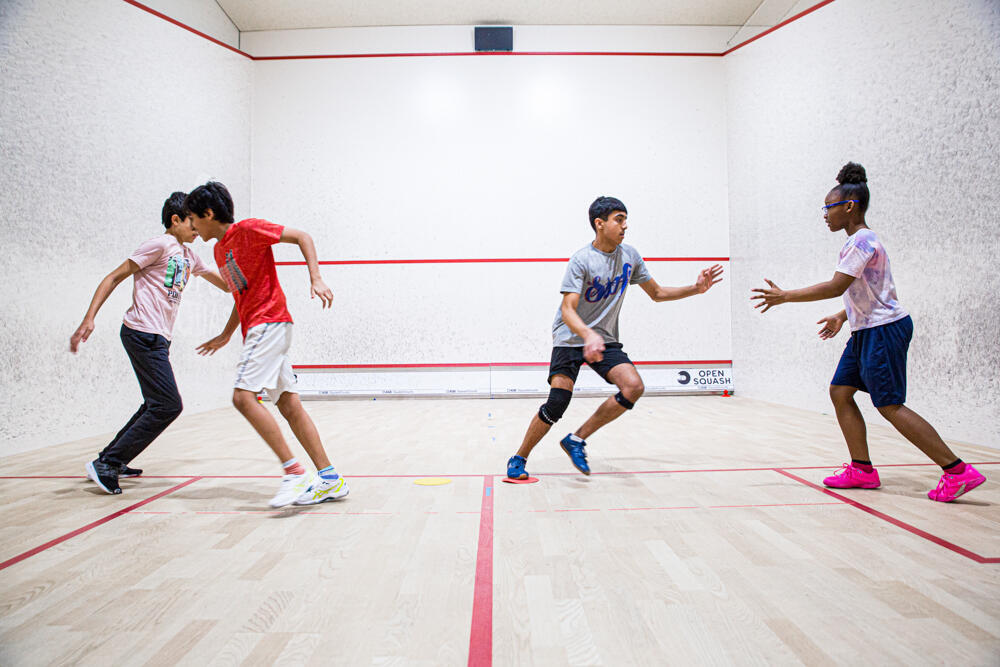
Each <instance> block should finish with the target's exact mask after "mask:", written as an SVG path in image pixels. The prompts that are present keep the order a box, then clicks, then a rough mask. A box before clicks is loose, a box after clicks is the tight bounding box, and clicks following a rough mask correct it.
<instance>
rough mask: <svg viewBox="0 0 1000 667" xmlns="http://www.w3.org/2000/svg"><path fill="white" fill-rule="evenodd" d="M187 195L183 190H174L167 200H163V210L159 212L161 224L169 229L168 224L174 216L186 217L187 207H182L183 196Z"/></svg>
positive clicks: (171, 222)
mask: <svg viewBox="0 0 1000 667" xmlns="http://www.w3.org/2000/svg"><path fill="white" fill-rule="evenodd" d="M185 197H187V195H186V194H185V193H183V192H174V193H172V194H171V195H170V196H169V197H167V200H166V201H165V202H163V211H162V212H161V213H160V219H161V220H162V221H163V226H164V227H166V228H167V229H170V225H172V224H173V222H174V216H175V215H176V216H177V217H179V218H181V219H184V218H185V217H187V209H185V208H184V198H185Z"/></svg>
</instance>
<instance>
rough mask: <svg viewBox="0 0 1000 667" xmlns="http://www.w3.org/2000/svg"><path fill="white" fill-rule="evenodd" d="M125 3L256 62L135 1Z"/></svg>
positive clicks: (242, 52) (250, 57) (238, 51)
mask: <svg viewBox="0 0 1000 667" xmlns="http://www.w3.org/2000/svg"><path fill="white" fill-rule="evenodd" d="M125 2H127V3H128V4H130V5H132V6H133V7H138V8H139V9H141V10H142V11H144V12H149V13H150V14H152V15H153V16H155V17H156V18H160V19H163V20H164V21H166V22H167V23H173V24H174V25H175V26H177V27H178V28H183V29H184V30H187V31H188V32H192V33H194V34H196V35H198V36H199V37H203V38H205V39H207V40H208V41H210V42H212V43H213V44H218V45H219V46H221V47H223V48H226V49H229V50H230V51H232V52H233V53H238V54H240V55H241V56H243V57H244V58H249V59H250V60H256V58H254V57H253V56H252V55H250V54H249V53H245V52H244V51H240V50H239V49H237V48H235V47H232V46H230V45H229V44H226V43H225V42H223V41H220V40H218V39H216V38H215V37H212V36H211V35H206V34H205V33H203V32H202V31H200V30H195V29H194V28H192V27H191V26H189V25H186V24H184V23H181V22H180V21H177V20H176V19H172V18H170V17H169V16H167V15H166V14H161V13H160V12H158V11H156V10H155V9H153V8H151V7H147V6H146V5H144V4H142V3H141V2H136V1H135V0H125Z"/></svg>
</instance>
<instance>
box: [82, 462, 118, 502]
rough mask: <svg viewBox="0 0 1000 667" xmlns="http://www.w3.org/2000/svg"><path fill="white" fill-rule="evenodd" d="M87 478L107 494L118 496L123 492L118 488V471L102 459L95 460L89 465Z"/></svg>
mask: <svg viewBox="0 0 1000 667" xmlns="http://www.w3.org/2000/svg"><path fill="white" fill-rule="evenodd" d="M87 477H89V478H90V479H91V480H93V481H94V482H95V483H96V484H97V486H99V487H101V490H102V491H104V492H105V493H110V494H113V495H117V494H119V493H121V492H122V489H121V487H120V486H118V470H116V469H115V468H112V467H111V466H109V465H108V464H107V463H104V462H103V461H101V459H94V460H93V461H91V462H90V463H88V464H87Z"/></svg>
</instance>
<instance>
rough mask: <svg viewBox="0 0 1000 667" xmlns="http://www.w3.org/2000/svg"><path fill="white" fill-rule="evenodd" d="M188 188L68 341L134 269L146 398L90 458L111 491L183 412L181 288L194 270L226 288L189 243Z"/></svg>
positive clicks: (135, 335) (108, 279) (136, 343)
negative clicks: (175, 346) (177, 328)
mask: <svg viewBox="0 0 1000 667" xmlns="http://www.w3.org/2000/svg"><path fill="white" fill-rule="evenodd" d="M185 196H186V195H185V193H183V192H175V193H173V194H172V195H170V197H169V198H168V199H167V200H166V201H165V202H164V203H163V211H162V214H161V215H162V221H163V226H164V227H165V228H166V233H165V234H162V235H160V236H157V237H155V238H152V239H149V240H148V241H146V242H144V243H143V244H142V245H140V246H139V247H138V248H137V249H136V250H135V252H133V253H132V254H131V255H129V258H128V259H126V260H125V261H124V262H122V264H121V266H119V267H118V268H117V269H115V270H114V271H112V272H111V273H109V274H108V275H107V276H105V278H104V280H102V281H101V284H100V285H98V286H97V291H96V292H95V293H94V298H93V299H92V300H91V302H90V308H88V309H87V314H86V315H85V316H84V318H83V322H82V323H81V324H80V326H79V327H78V328H77V330H76V331H75V332H74V333H73V336H72V337H71V338H70V341H69V349H70V352H73V353H74V354H76V352H77V350H78V349H79V347H80V343H81V342H83V341H86V340H87V339H88V338H89V337H90V334H91V333H92V332H93V331H94V318H95V317H97V311H98V310H100V308H101V306H102V305H104V302H105V301H106V300H107V298H108V297H109V296H110V295H111V292H113V291H114V289H115V288H116V287H118V285H119V283H121V282H122V281H123V280H125V279H126V278H128V277H129V276H132V278H133V287H132V306H131V307H130V308H129V309H128V311H127V312H126V313H125V317H124V318H123V324H122V328H121V339H122V345H123V346H124V347H125V352H126V353H127V354H128V357H129V361H131V362H132V369H133V370H134V371H135V376H136V378H137V379H138V380H139V388H140V389H141V391H142V397H143V404H142V405H141V406H139V410H138V411H136V413H135V414H134V415H132V418H131V419H130V420H129V421H128V423H127V424H125V426H124V428H122V430H121V431H119V432H118V435H116V436H115V437H114V439H113V440H112V441H111V442H110V443H109V444H108V446H107V447H105V448H104V450H103V451H102V452H101V453H100V454H99V455H98V457H97V458H96V459H95V460H93V461H91V462H90V463H88V464H87V466H86V468H87V476H88V477H89V478H90V479H92V480H93V481H94V482H96V483H97V485H98V486H99V487H101V489H102V490H103V491H105V492H106V493H111V494H119V493H121V492H122V490H121V487H120V486H119V485H118V478H119V477H137V476H139V475H140V474H142V471H141V470H137V469H135V468H129V467H128V463H130V462H131V461H132V460H133V459H134V458H135V457H136V456H138V455H139V454H140V453H141V452H142V451H143V450H144V449H146V447H148V446H149V444H150V443H151V442H153V440H155V439H156V437H157V436H158V435H160V433H162V432H163V430H164V429H165V428H167V426H168V425H169V424H170V422H172V421H173V420H174V419H176V418H177V416H178V415H179V414H180V413H181V409H182V405H181V397H180V394H179V393H178V391H177V383H176V381H175V380H174V372H173V369H172V368H171V367H170V358H169V353H170V338H171V335H172V333H173V329H174V320H175V319H176V317H177V309H178V308H179V307H180V305H181V294H182V293H183V292H184V288H185V286H186V285H187V283H188V281H189V280H190V279H191V277H192V276H202V277H204V278H205V279H206V280H208V281H209V282H210V283H212V284H213V285H215V286H216V287H218V288H219V289H221V290H223V291H229V288H228V287H227V286H226V283H225V281H224V280H222V277H221V276H220V275H219V274H218V273H216V272H215V271H211V270H210V269H209V268H208V267H206V266H205V264H204V263H203V262H202V261H201V259H200V258H199V257H198V255H196V254H195V253H194V252H193V251H192V250H191V249H190V248H188V247H187V246H185V245H184V244H185V243H191V242H192V241H194V240H195V238H196V237H197V235H198V234H197V232H196V231H195V230H194V226H193V225H192V224H191V219H190V217H189V216H188V215H187V214H186V213H185V211H184V198H185Z"/></svg>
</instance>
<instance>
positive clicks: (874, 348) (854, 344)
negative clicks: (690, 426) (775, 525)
mask: <svg viewBox="0 0 1000 667" xmlns="http://www.w3.org/2000/svg"><path fill="white" fill-rule="evenodd" d="M837 183H838V185H836V186H835V187H834V188H833V189H832V190H830V192H829V194H827V195H826V203H825V204H824V206H823V218H824V219H825V220H826V225H827V227H829V229H830V231H831V232H839V231H841V230H843V231H845V232H846V233H847V242H846V243H845V244H844V247H843V248H842V249H841V251H840V257H839V258H838V262H837V269H836V272H835V273H834V274H833V278H832V279H830V280H829V281H827V282H825V283H819V284H817V285H812V286H811V287H803V288H802V289H796V290H783V289H780V288H779V287H778V286H777V285H775V284H774V283H773V282H771V281H770V280H767V279H765V282H767V284H768V285H769V287H764V288H756V289H753V290H752V291H753V292H757V295H756V296H751V297H750V298H751V300H758V301H759V303H758V304H757V305H755V306H754V307H755V308H760V307H761V306H763V307H764V309H763V310H762V311H761V312H762V313H766V312H767V311H768V310H769V309H770V308H773V307H774V306H777V305H778V304H782V303H786V302H790V301H819V300H822V299H830V298H833V297H837V296H841V295H843V298H844V310H841V311H840V312H839V313H836V314H835V315H830V316H828V317H824V318H823V319H821V320H820V321H819V322H817V324H822V325H823V328H822V329H820V332H819V335H820V338H822V339H824V340H827V339H830V338H833V337H834V336H836V335H837V333H838V332H839V331H840V329H841V327H842V326H843V325H844V323H845V322H849V323H850V325H851V338H850V340H848V341H847V347H846V348H845V349H844V353H843V354H842V355H841V358H840V363H839V364H838V366H837V370H836V372H835V373H834V375H833V380H831V382H830V399H831V400H832V401H833V405H834V408H835V409H836V412H837V421H838V422H839V423H840V430H841V431H842V432H843V434H844V439H845V440H846V441H847V449H848V450H849V451H850V454H851V463H849V464H846V463H845V464H844V466H843V468H842V469H841V471H840V472H838V473H837V474H834V475H831V476H830V477H827V478H826V479H824V480H823V483H824V484H825V485H827V486H830V487H834V488H838V489H847V488H860V489H876V488H878V487H879V486H880V485H881V481H880V480H879V476H878V471H877V470H875V468H874V467H873V466H872V462H871V460H870V458H869V454H868V441H867V438H866V428H865V421H864V418H863V417H862V416H861V410H859V409H858V405H857V403H855V402H854V394H855V393H857V392H858V391H859V390H860V391H864V392H867V393H868V394H869V395H870V396H871V399H872V404H873V405H874V406H875V407H876V408H877V409H878V411H879V412H880V413H881V414H882V416H883V417H885V418H886V419H887V420H888V421H889V423H890V424H892V425H893V426H894V427H895V428H896V430H897V431H899V432H900V433H901V434H902V435H903V437H905V438H906V439H907V440H909V441H910V442H912V443H913V444H914V445H916V446H917V447H918V448H919V449H920V451H922V452H923V453H924V454H926V455H927V456H928V457H930V458H931V460H933V461H934V462H935V463H937V464H938V465H939V466H941V468H942V470H943V474H942V475H941V479H940V480H939V481H938V484H937V486H936V487H935V488H933V489H931V490H930V491H929V492H928V493H927V496H928V497H929V498H930V499H931V500H938V501H941V502H951V501H952V500H954V499H955V498H957V497H959V496H960V495H962V494H963V493H966V492H968V491H971V490H972V489H974V488H976V487H977V486H979V485H980V484H982V483H983V482H985V481H986V478H985V477H984V476H983V475H982V474H981V473H980V472H979V471H978V470H976V469H975V468H973V467H972V466H971V465H969V464H967V463H964V462H963V461H962V459H960V458H958V457H957V456H955V454H954V452H952V451H951V449H949V447H948V445H946V444H945V443H944V440H942V439H941V436H940V435H938V433H937V431H936V430H934V427H933V426H931V425H930V424H929V423H928V422H927V421H926V420H924V419H923V418H922V417H921V416H920V415H918V414H917V413H916V412H914V411H913V410H910V409H909V408H908V407H906V406H905V405H903V403H904V402H905V401H906V353H907V350H908V349H909V345H910V339H911V338H912V336H913V321H912V320H911V319H910V316H909V315H908V314H907V312H906V311H905V310H904V309H903V307H902V306H900V305H899V301H898V299H897V297H896V285H895V283H894V282H893V280H892V271H891V270H890V268H889V255H888V254H887V253H886V250H885V247H884V246H883V245H882V243H881V241H879V239H878V236H876V234H875V232H873V231H872V230H871V229H869V228H868V225H867V223H866V222H865V211H867V210H868V200H869V198H870V193H869V191H868V178H867V175H866V174H865V169H864V167H862V166H861V165H860V164H856V163H854V162H848V163H847V164H846V165H844V167H843V168H842V169H841V170H840V173H839V174H838V175H837Z"/></svg>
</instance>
